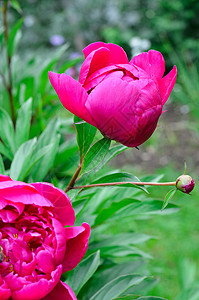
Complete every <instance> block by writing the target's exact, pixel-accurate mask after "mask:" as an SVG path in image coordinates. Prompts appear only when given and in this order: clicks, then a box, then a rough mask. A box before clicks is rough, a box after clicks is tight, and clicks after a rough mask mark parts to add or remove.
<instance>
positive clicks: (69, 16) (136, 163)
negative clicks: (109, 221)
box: [8, 0, 199, 300]
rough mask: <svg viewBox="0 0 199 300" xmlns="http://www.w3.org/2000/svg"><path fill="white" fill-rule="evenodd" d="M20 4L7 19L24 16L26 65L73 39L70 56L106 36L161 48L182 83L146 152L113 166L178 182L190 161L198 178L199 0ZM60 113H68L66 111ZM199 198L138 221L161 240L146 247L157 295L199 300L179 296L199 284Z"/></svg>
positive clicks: (131, 48)
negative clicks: (184, 290)
mask: <svg viewBox="0 0 199 300" xmlns="http://www.w3.org/2000/svg"><path fill="white" fill-rule="evenodd" d="M20 6H21V8H22V12H20V13H18V12H16V11H15V10H13V9H10V10H9V14H8V19H9V23H10V24H12V23H13V24H14V23H15V21H16V19H20V18H21V17H23V19H24V23H23V25H22V33H23V37H22V39H21V40H20V43H19V47H18V53H17V55H18V56H19V57H20V59H22V61H24V63H25V62H28V61H29V62H31V60H30V59H31V58H32V57H34V59H39V60H42V59H46V58H48V57H50V56H51V55H53V53H54V52H55V51H57V49H58V48H59V47H61V46H62V45H63V44H65V43H67V44H68V50H67V51H66V52H65V53H64V54H63V61H66V60H67V58H75V57H78V56H81V55H82V53H81V50H82V49H83V48H84V47H85V46H86V45H87V44H89V43H91V42H95V41H98V40H101V41H105V42H112V43H116V44H119V45H120V46H122V47H123V48H124V49H125V51H126V52H127V54H128V57H129V59H131V58H132V56H133V55H136V54H138V53H140V52H142V51H147V50H148V49H151V48H152V49H156V50H159V51H161V52H162V54H163V55H164V58H165V61H166V71H167V72H168V71H169V70H170V69H171V68H172V66H173V64H176V65H177V68H178V79H177V84H176V86H175V88H174V90H173V92H172V94H171V97H170V99H169V101H168V102H167V104H166V105H165V110H166V112H165V113H164V114H163V115H162V117H161V119H160V121H159V126H158V128H157V130H156V132H155V133H154V134H153V136H152V137H151V138H150V139H149V140H148V141H147V142H146V143H145V144H144V145H141V146H140V147H139V148H140V150H137V149H130V150H128V151H127V152H125V154H120V155H119V156H118V157H116V158H115V159H114V160H113V161H112V165H111V167H110V168H112V169H115V168H118V169H119V168H122V170H124V171H130V172H133V174H136V175H138V176H140V177H142V176H146V175H149V174H152V173H155V174H164V180H165V181H166V180H168V181H174V180H175V179H176V178H177V177H178V176H179V175H180V174H182V173H183V166H184V160H186V162H187V166H188V168H187V172H188V173H190V175H192V176H193V177H194V179H195V181H196V183H197V182H198V172H199V151H198V150H199V99H198V98H199V71H198V67H199V60H198V59H199V18H198V15H199V2H198V1H194V0H175V1H166V0H153V1H148V0H123V1H121V0H99V1H93V0H73V1H72V0H71V1H67V0H51V1H49V0H42V1H40V0H21V1H20ZM78 71H79V66H76V67H72V68H70V69H68V72H69V73H68V74H70V75H72V76H74V77H77V76H78ZM35 72H36V71H35ZM59 111H61V107H59ZM56 113H57V110H56ZM60 113H61V114H62V115H64V114H65V112H63V110H62V111H61V112H60ZM160 189H161V192H159V191H160ZM160 189H159V190H158V191H157V190H154V189H152V188H151V189H150V192H151V195H152V196H156V197H160V195H161V197H162V198H164V195H165V194H166V193H167V191H168V189H165V188H160ZM198 195H199V193H198V187H196V188H195V190H194V191H193V193H192V196H185V195H183V194H182V193H181V194H180V192H179V193H178V194H177V195H176V196H175V198H174V199H173V202H174V203H177V204H180V205H181V210H180V211H179V212H178V213H176V214H172V215H165V216H161V215H158V216H154V217H153V218H151V219H149V220H147V219H142V220H136V223H134V224H133V225H132V226H133V228H134V229H135V228H136V229H137V230H138V231H143V232H146V233H148V234H150V235H153V236H155V237H157V239H154V240H151V241H148V242H147V243H145V244H144V245H143V246H142V249H143V250H147V251H148V252H149V253H151V254H152V255H153V257H154V258H155V259H154V260H151V262H150V263H149V268H150V269H151V271H152V273H153V275H154V276H157V277H158V278H160V282H159V283H158V285H157V286H155V288H154V289H153V291H152V294H153V295H157V296H162V297H166V298H168V299H171V300H173V299H178V300H190V299H191V300H194V299H195V300H197V299H199V295H198V296H197V295H196V296H194V297H195V298H193V297H192V298H191V296H187V298H186V296H185V298H183V297H184V296H183V297H181V296H180V295H179V294H180V292H181V291H182V290H183V289H186V286H185V285H186V283H187V282H188V281H189V279H190V278H191V279H192V280H191V279H190V280H191V284H192V285H193V286H196V287H197V286H198V285H199V272H198V269H199V268H198V267H199V255H198V253H199V251H198V249H199V246H198V244H199V243H198V240H199V222H198V221H199V202H198ZM129 226H130V225H129ZM186 276H187V278H186ZM197 280H198V281H197ZM187 284H188V285H187V287H188V288H189V282H188V283H187ZM187 295H188V294H187ZM177 297H178V298H177Z"/></svg>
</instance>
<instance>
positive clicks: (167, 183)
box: [67, 181, 176, 191]
mask: <svg viewBox="0 0 199 300" xmlns="http://www.w3.org/2000/svg"><path fill="white" fill-rule="evenodd" d="M124 184H132V185H138V186H141V185H152V186H175V185H176V182H175V181H172V182H159V183H158V182H141V181H140V182H137V181H136V182H133V181H125V182H108V183H96V184H88V185H80V186H70V188H69V189H68V190H70V189H87V188H92V187H103V186H117V185H124ZM69 185H70V184H69ZM69 185H68V187H69ZM68 190H67V191H68Z"/></svg>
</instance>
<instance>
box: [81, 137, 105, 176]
mask: <svg viewBox="0 0 199 300" xmlns="http://www.w3.org/2000/svg"><path fill="white" fill-rule="evenodd" d="M110 144H111V140H109V139H107V138H103V139H101V140H99V141H97V142H96V143H95V144H94V145H93V146H92V147H91V148H90V149H89V151H88V152H87V154H86V156H85V158H84V161H83V165H82V172H81V173H82V174H83V173H87V172H89V171H91V170H93V169H94V168H96V167H97V166H98V165H99V164H100V162H101V161H102V160H103V158H104V157H105V155H106V154H107V152H108V149H109V147H110Z"/></svg>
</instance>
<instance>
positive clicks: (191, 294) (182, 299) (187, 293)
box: [176, 283, 199, 300]
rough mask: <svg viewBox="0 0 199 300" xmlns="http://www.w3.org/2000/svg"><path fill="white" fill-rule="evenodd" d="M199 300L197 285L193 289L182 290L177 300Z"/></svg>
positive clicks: (198, 286) (198, 287)
mask: <svg viewBox="0 0 199 300" xmlns="http://www.w3.org/2000/svg"><path fill="white" fill-rule="evenodd" d="M187 299H188V300H198V299H199V285H198V283H195V284H194V285H193V286H192V287H190V288H189V289H186V290H182V291H181V292H180V294H179V295H178V296H177V298H176V300H187Z"/></svg>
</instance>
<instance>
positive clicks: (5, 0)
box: [1, 0, 15, 125]
mask: <svg viewBox="0 0 199 300" xmlns="http://www.w3.org/2000/svg"><path fill="white" fill-rule="evenodd" d="M7 7H8V0H4V6H3V25H4V38H5V43H6V49H7V64H8V84H6V82H5V78H3V76H2V75H1V77H2V79H3V83H4V85H5V87H6V89H7V92H8V95H9V100H10V109H11V115H12V120H13V123H14V125H15V109H14V98H13V93H12V69H11V59H12V57H11V56H10V54H9V52H8V23H7Z"/></svg>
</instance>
